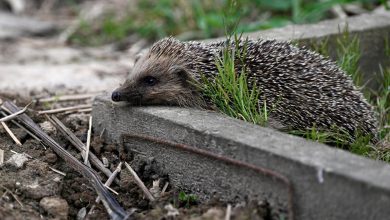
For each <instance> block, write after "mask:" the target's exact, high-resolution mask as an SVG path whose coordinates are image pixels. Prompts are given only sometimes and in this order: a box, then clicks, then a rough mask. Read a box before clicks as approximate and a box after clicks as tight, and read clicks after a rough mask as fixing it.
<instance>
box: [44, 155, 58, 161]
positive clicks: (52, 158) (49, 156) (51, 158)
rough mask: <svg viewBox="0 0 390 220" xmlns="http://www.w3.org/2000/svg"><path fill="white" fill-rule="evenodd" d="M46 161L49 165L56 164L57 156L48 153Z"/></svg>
mask: <svg viewBox="0 0 390 220" xmlns="http://www.w3.org/2000/svg"><path fill="white" fill-rule="evenodd" d="M45 161H47V162H48V163H55V162H56V161H57V155H56V154H54V153H48V154H46V156H45Z"/></svg>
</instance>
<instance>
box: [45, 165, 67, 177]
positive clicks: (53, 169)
mask: <svg viewBox="0 0 390 220" xmlns="http://www.w3.org/2000/svg"><path fill="white" fill-rule="evenodd" d="M49 169H51V170H52V171H53V172H55V173H58V174H60V175H62V176H66V173H64V172H62V171H59V170H57V169H55V168H53V167H49Z"/></svg>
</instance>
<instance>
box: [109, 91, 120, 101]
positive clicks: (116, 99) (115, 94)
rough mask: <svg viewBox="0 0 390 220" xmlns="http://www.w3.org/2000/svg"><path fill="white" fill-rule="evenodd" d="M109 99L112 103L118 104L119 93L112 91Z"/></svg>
mask: <svg viewBox="0 0 390 220" xmlns="http://www.w3.org/2000/svg"><path fill="white" fill-rule="evenodd" d="M111 99H112V101H114V102H119V101H120V100H121V93H120V92H117V91H114V92H113V93H112V95H111Z"/></svg>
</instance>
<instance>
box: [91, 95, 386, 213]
mask: <svg viewBox="0 0 390 220" xmlns="http://www.w3.org/2000/svg"><path fill="white" fill-rule="evenodd" d="M93 119H94V121H93V125H94V132H95V134H99V133H100V132H102V131H103V129H104V133H103V134H104V137H105V138H106V139H107V140H108V141H112V142H119V141H120V137H121V135H122V134H126V133H132V134H144V135H150V136H153V137H158V138H162V139H167V140H171V141H174V142H177V143H185V144H189V145H191V146H195V147H198V148H200V149H204V150H208V151H210V152H213V153H216V154H219V155H223V156H227V157H230V158H233V159H236V160H240V161H244V162H247V163H250V164H253V165H256V166H261V167H264V168H268V169H271V170H273V171H275V172H277V173H280V174H282V175H285V176H287V177H288V179H289V180H290V181H291V182H292V183H293V187H294V195H293V207H294V213H295V219H303V220H305V219H310V220H312V219H387V218H388V217H389V216H390V209H389V206H390V166H389V165H387V164H385V163H382V162H378V161H373V160H369V159H366V158H363V157H359V156H356V155H352V154H351V153H348V152H346V151H343V150H339V149H335V148H330V147H328V146H325V145H322V144H318V143H314V142H310V141H306V140H304V139H302V138H299V137H294V136H291V135H288V134H284V133H280V132H278V131H274V130H271V129H267V128H262V127H259V126H255V125H252V124H248V123H245V122H242V121H239V120H236V119H231V118H227V117H225V116H222V115H220V114H218V113H214V112H206V111H200V110H194V109H184V108H174V107H146V108H143V107H129V106H119V105H114V104H112V103H111V101H110V100H109V98H108V96H102V97H98V98H97V99H96V100H95V103H94V109H93ZM125 146H126V148H127V149H128V150H130V151H133V152H142V154H145V156H147V157H154V158H155V159H156V161H157V162H158V163H159V165H160V166H161V167H162V168H163V169H164V171H165V172H167V174H169V178H170V181H171V183H172V184H173V185H175V186H176V187H180V188H183V189H186V190H190V191H191V192H192V193H195V194H197V195H198V196H200V198H202V199H208V198H210V197H212V196H213V195H214V196H217V197H220V198H221V199H224V200H227V201H239V200H242V199H243V198H245V197H248V198H252V199H254V198H259V199H267V200H268V201H269V202H270V203H271V204H272V205H273V206H274V207H279V208H282V209H286V206H287V188H286V185H285V184H283V183H281V182H279V181H276V180H273V179H272V178H269V177H266V176H263V175H258V174H256V173H254V172H253V171H251V170H247V169H243V168H240V167H236V166H232V165H227V164H224V163H220V162H218V161H215V160H211V159H208V158H205V157H202V156H198V155H193V154H190V153H187V152H183V151H181V150H177V149H174V148H171V147H168V146H164V145H161V144H155V143H150V142H145V141H140V140H134V141H126V143H125Z"/></svg>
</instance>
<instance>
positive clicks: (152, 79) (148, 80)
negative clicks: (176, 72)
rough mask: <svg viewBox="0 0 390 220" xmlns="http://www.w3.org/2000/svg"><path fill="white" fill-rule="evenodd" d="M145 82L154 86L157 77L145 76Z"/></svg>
mask: <svg viewBox="0 0 390 220" xmlns="http://www.w3.org/2000/svg"><path fill="white" fill-rule="evenodd" d="M143 82H144V84H145V85H147V86H154V85H156V83H157V79H156V78H155V77H153V76H146V77H145V78H143Z"/></svg>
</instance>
